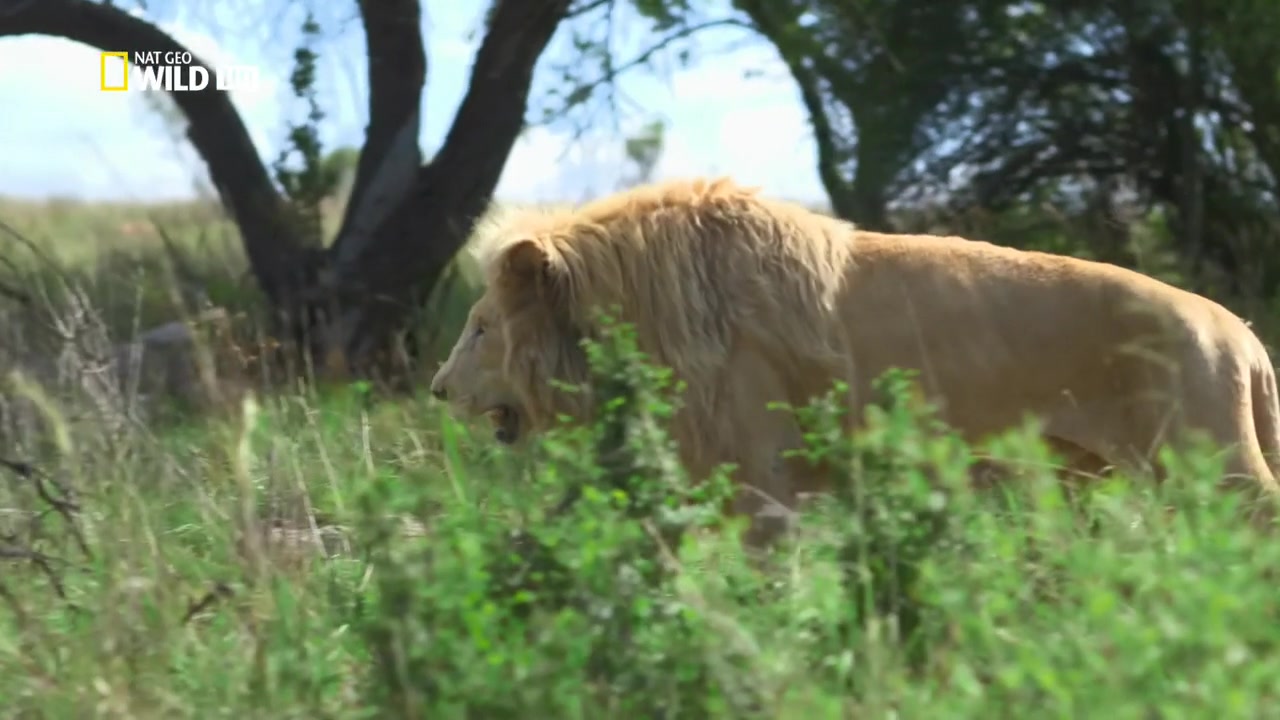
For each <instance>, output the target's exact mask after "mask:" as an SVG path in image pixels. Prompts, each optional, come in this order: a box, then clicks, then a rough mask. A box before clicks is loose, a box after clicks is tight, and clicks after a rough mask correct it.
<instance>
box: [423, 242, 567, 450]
mask: <svg viewBox="0 0 1280 720" xmlns="http://www.w3.org/2000/svg"><path fill="white" fill-rule="evenodd" d="M549 250H550V248H549V246H547V245H545V244H543V243H540V242H537V241H534V240H522V241H520V242H516V243H513V244H511V245H510V246H507V247H505V248H504V249H503V250H502V251H501V252H500V253H498V255H497V256H496V257H495V258H494V261H493V263H492V264H491V265H490V267H489V268H487V270H488V287H487V289H486V290H485V292H484V294H483V295H482V296H481V297H480V299H479V300H477V301H476V303H475V305H473V306H472V308H471V311H470V313H469V314H468V316H467V323H466V326H465V327H464V328H463V329H462V333H461V335H460V336H459V337H458V341H457V342H456V343H455V344H454V346H453V349H452V350H451V351H450V353H449V357H448V359H447V360H446V361H445V363H444V365H442V366H441V367H440V370H439V371H438V372H437V373H436V375H435V377H434V378H433V379H432V381H431V392H432V394H433V395H435V396H436V397H437V398H438V399H440V400H443V401H445V402H447V403H448V404H449V406H450V408H451V409H452V410H453V411H454V412H455V413H457V414H460V415H463V416H468V417H476V416H479V415H486V416H487V417H488V418H489V419H490V421H491V422H493V424H494V436H495V438H496V439H497V440H498V441H499V442H502V443H505V444H508V445H510V444H516V443H518V442H520V441H521V440H524V439H526V438H527V437H528V436H531V435H533V434H535V433H537V432H540V431H542V430H545V429H546V428H547V427H548V426H549V425H550V424H551V423H552V422H553V421H554V420H555V418H556V415H557V414H561V413H564V414H568V415H571V416H574V417H580V416H581V410H582V407H581V403H580V400H581V398H576V399H575V397H576V396H574V395H571V394H569V393H565V392H563V391H562V390H561V389H560V388H559V387H557V386H556V383H555V381H560V382H567V383H569V384H577V383H580V382H581V381H583V380H585V379H586V361H585V355H584V353H583V350H582V348H581V347H580V344H579V341H580V339H581V333H579V332H576V331H575V330H574V329H573V323H572V322H571V321H570V319H569V309H568V307H567V306H566V305H564V304H563V298H564V296H563V294H562V293H561V288H558V287H557V283H558V280H557V276H556V273H555V270H554V268H553V265H552V262H551V258H550V255H548V252H549Z"/></svg>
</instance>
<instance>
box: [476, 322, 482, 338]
mask: <svg viewBox="0 0 1280 720" xmlns="http://www.w3.org/2000/svg"><path fill="white" fill-rule="evenodd" d="M481 335H484V326H483V325H477V326H476V337H480V336H481Z"/></svg>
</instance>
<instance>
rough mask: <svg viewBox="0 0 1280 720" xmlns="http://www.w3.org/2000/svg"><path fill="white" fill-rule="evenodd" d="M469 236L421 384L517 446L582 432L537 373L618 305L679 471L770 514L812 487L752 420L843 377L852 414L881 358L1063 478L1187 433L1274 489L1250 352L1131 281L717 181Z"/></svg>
mask: <svg viewBox="0 0 1280 720" xmlns="http://www.w3.org/2000/svg"><path fill="white" fill-rule="evenodd" d="M480 233H481V236H482V237H481V240H480V241H479V242H478V243H477V257H478V258H479V259H480V261H481V266H482V267H483V269H484V273H485V277H486V288H487V289H486V292H485V294H484V296H483V297H482V298H481V299H480V301H478V302H477V304H476V306H475V307H474V308H473V309H472V313H471V317H470V318H469V319H468V324H467V328H466V329H465V330H464V331H463V335H462V337H461V338H460V339H459V341H458V344H457V345H456V346H455V347H454V349H453V352H452V353H451V354H450V357H449V359H448V361H446V363H445V365H444V366H443V367H442V368H441V369H440V371H439V373H437V376H436V378H435V379H434V380H433V388H434V389H436V390H437V391H438V392H439V393H441V394H447V396H448V398H449V400H450V402H451V403H452V404H453V405H454V406H455V408H457V409H459V410H461V411H463V412H467V413H478V412H485V411H488V410H491V409H492V408H494V407H498V406H502V407H509V408H511V409H512V411H513V412H515V413H517V414H518V415H519V416H520V419H521V422H522V426H521V427H522V433H521V435H522V436H523V435H527V434H528V433H530V432H536V431H537V430H540V429H542V428H545V427H547V426H548V425H549V423H550V421H551V418H553V417H554V416H555V414H557V413H567V414H570V415H572V416H574V417H579V418H583V419H586V412H587V407H586V405H585V404H584V403H583V401H582V400H581V399H580V397H579V396H575V395H571V394H566V393H560V392H557V391H556V390H554V389H553V388H552V387H551V385H550V383H549V382H548V381H549V379H551V378H558V379H563V380H567V381H569V382H580V381H582V380H583V379H585V376H586V375H585V370H586V369H585V362H584V359H583V356H582V352H581V350H580V348H579V347H578V341H579V340H580V339H581V338H583V337H588V336H591V335H592V333H593V330H592V327H593V319H594V316H593V314H592V313H593V311H594V310H596V309H608V308H610V307H616V308H618V309H619V310H620V315H621V317H620V319H622V320H624V321H627V322H630V323H633V324H634V325H635V326H636V331H637V336H638V341H639V344H640V347H641V349H643V350H644V351H645V352H647V353H648V354H649V355H650V357H651V359H652V360H654V361H656V362H657V363H659V364H662V365H666V366H668V367H670V368H671V369H672V370H673V372H674V374H675V375H676V376H677V377H678V378H680V379H682V380H684V381H685V382H686V384H687V387H688V390H687V392H686V395H685V398H684V408H683V410H682V411H681V413H680V415H679V416H678V417H677V418H676V421H675V423H674V427H673V434H674V436H675V438H676V440H677V443H678V445H679V447H680V449H681V453H682V456H683V460H684V461H685V463H686V465H687V466H688V467H689V468H690V470H691V472H693V473H694V474H695V475H696V474H700V473H705V472H706V471H709V470H710V469H711V467H713V466H714V465H716V464H718V463H721V462H733V463H736V464H737V465H738V479H739V480H740V481H741V482H743V483H746V484H750V485H753V486H755V487H756V488H758V489H760V490H762V491H764V492H765V493H767V494H769V495H772V496H774V497H775V498H776V499H778V500H779V501H781V502H783V503H784V504H791V503H792V502H793V501H794V499H795V495H796V493H797V492H804V491H813V490H819V489H822V487H824V486H825V485H826V478H824V477H822V476H821V475H818V474H816V473H815V472H814V471H812V470H811V469H810V468H808V467H807V466H802V465H801V464H800V463H798V462H790V461H782V460H780V459H779V457H780V453H782V451H784V450H786V449H789V448H793V447H797V446H798V445H799V444H800V440H801V435H800V430H799V428H798V427H796V425H795V423H794V421H793V420H792V419H791V418H790V417H789V416H788V415H786V414H784V413H782V412H778V411H769V410H767V409H766V404H767V403H769V402H773V401H780V402H785V403H790V404H792V405H797V406H798V405H803V404H805V403H807V402H808V401H809V400H810V399H812V397H813V396H814V395H816V394H818V393H822V392H825V391H826V390H828V389H829V388H830V387H831V384H832V382H833V381H835V380H843V381H845V382H847V383H848V384H849V385H850V387H851V388H852V392H851V397H850V398H849V399H848V400H849V402H850V404H851V406H852V408H853V410H854V412H852V413H851V415H850V417H851V418H854V419H855V421H856V419H858V418H860V416H861V413H860V404H861V403H862V402H865V399H866V398H867V392H868V390H869V387H870V383H871V381H872V380H873V379H874V378H875V377H876V376H878V375H879V374H881V373H882V372H884V371H885V370H887V369H888V368H889V367H893V366H898V367H909V368H915V369H918V370H920V371H921V385H922V388H923V389H924V390H925V392H926V393H927V395H928V396H930V398H931V399H933V400H935V401H936V402H939V403H940V404H941V406H942V412H943V415H944V417H945V418H946V419H947V420H948V421H949V422H950V423H952V424H953V425H954V426H955V427H957V428H958V429H959V430H960V431H962V432H963V433H964V434H965V435H966V436H968V437H969V438H970V439H972V440H978V439H980V438H981V437H983V436H986V435H989V434H990V433H993V432H998V431H1000V430H1002V429H1005V428H1007V427H1009V426H1011V425H1013V424H1016V423H1018V422H1020V421H1022V420H1023V419H1024V418H1025V417H1026V416H1027V415H1034V416H1037V417H1039V418H1041V420H1042V421H1043V425H1044V432H1045V435H1046V437H1047V438H1048V439H1049V440H1050V441H1051V442H1053V443H1054V445H1055V447H1057V448H1060V449H1065V451H1067V453H1068V454H1069V455H1074V456H1075V457H1076V458H1077V461H1078V462H1079V463H1081V464H1082V465H1088V466H1090V467H1092V466H1093V465H1096V464H1098V463H1099V462H1100V461H1105V462H1106V463H1109V464H1111V465H1119V466H1124V467H1136V466H1139V465H1142V464H1143V463H1144V462H1147V461H1150V460H1151V459H1152V458H1153V457H1154V451H1155V450H1156V449H1157V448H1158V447H1159V446H1160V445H1161V444H1163V443H1164V442H1167V441H1181V440H1183V439H1185V437H1186V432H1185V431H1187V430H1201V431H1204V432H1207V434H1208V436H1209V437H1210V439H1212V440H1214V441H1216V442H1217V443H1219V444H1220V445H1223V446H1231V449H1232V450H1233V453H1232V455H1231V460H1230V462H1229V463H1228V468H1229V470H1230V471H1232V472H1235V473H1238V474H1242V475H1244V476H1247V477H1248V478H1250V480H1249V482H1252V483H1255V485H1254V486H1255V487H1258V486H1260V487H1262V488H1265V489H1266V490H1269V491H1275V490H1277V485H1276V480H1275V476H1274V472H1273V469H1272V468H1271V467H1269V466H1268V464H1267V461H1266V458H1265V457H1264V450H1265V451H1266V453H1267V454H1272V455H1275V454H1278V453H1280V410H1278V409H1277V400H1276V389H1275V376H1274V371H1273V369H1272V367H1271V364H1270V361H1269V359H1268V357H1267V353H1266V350H1265V349H1264V348H1263V347H1262V345H1261V343H1260V342H1259V341H1258V339H1257V337H1256V336H1254V334H1253V333H1252V332H1251V331H1250V330H1249V329H1248V328H1247V326H1246V325H1245V324H1244V323H1243V322H1242V321H1241V320H1240V319H1239V318H1237V317H1236V316H1234V315H1232V314H1231V313H1230V312H1228V311H1227V310H1226V309H1225V308H1222V307H1221V306H1219V305H1217V304H1215V303H1213V302H1211V301H1209V300H1207V299H1205V298H1202V297H1199V296H1197V295H1193V294H1191V293H1187V292H1184V291H1182V290H1178V289H1176V288H1173V287H1171V286H1169V285H1165V284H1163V283H1160V282H1158V281H1156V280H1153V279H1151V278H1148V277H1145V276H1143V275H1140V274H1138V273H1134V272H1131V271H1128V270H1124V269H1122V268H1118V267H1114V266H1110V265H1105V264H1101V263H1094V262H1087V261H1083V260H1078V259H1075V258H1069V257H1061V256H1055V255H1048V254H1043V253H1033V252H1021V251H1017V250H1012V249H1009V248H1003V247H998V246H995V245H991V244H989V243H984V242H976V241H968V240H963V239H960V238H944V237H936V236H894V235H883V234H877V233H868V232H860V231H858V230H856V229H855V228H854V227H853V226H851V225H849V224H848V223H845V222H842V221H840V220H837V219H834V218H831V217H827V216H824V215H821V214H818V213H815V212H812V211H809V210H807V209H805V208H803V207H800V206H798V205H794V204H790V203H784V202H779V201H774V200H770V199H767V198H765V197H762V196H761V195H759V193H758V192H757V191H756V190H755V189H751V188H744V187H741V186H738V185H736V184H734V183H732V182H731V181H729V180H727V179H719V180H713V181H707V180H693V181H674V182H664V183H658V184H654V185H649V186H644V187H640V188H636V189H633V190H629V191H626V192H622V193H618V194H615V195H611V196H608V197H605V198H602V199H600V200H597V201H595V202H592V203H588V204H586V205H584V206H582V207H580V208H576V209H573V208H557V209H521V210H517V211H512V212H507V213H498V214H497V215H495V217H493V218H492V219H491V220H490V221H489V222H488V223H487V224H486V225H485V226H484V227H483V228H482V229H481V231H480ZM488 328H493V329H495V330H496V332H493V333H489V332H487V329H488ZM1232 484H1235V485H1239V483H1232ZM752 497H755V496H753V495H750V494H747V495H744V500H743V503H742V504H741V505H740V507H739V509H740V510H743V511H751V510H752V509H753V508H754V507H755V506H756V505H757V504H758V501H753V500H751V498H752ZM763 532H764V533H765V535H766V536H767V535H769V534H771V531H769V530H763Z"/></svg>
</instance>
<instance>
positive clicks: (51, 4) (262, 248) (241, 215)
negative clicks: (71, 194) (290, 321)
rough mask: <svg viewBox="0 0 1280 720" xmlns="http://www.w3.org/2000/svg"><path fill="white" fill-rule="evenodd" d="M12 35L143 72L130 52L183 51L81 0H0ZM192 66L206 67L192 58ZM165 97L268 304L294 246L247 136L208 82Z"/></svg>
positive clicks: (135, 22)
mask: <svg viewBox="0 0 1280 720" xmlns="http://www.w3.org/2000/svg"><path fill="white" fill-rule="evenodd" d="M12 35H48V36H52V37H61V38H66V39H68V40H75V41H77V42H80V43H84V44H85V45H89V46H91V47H95V48H98V49H99V50H103V51H120V50H127V51H128V52H129V54H130V58H131V63H132V64H134V65H140V66H143V67H145V66H146V63H144V62H133V53H134V52H136V51H160V52H161V53H165V52H182V53H188V52H190V50H188V49H187V48H186V47H184V46H183V45H182V44H181V43H179V42H177V41H176V40H174V39H173V38H172V37H170V36H169V35H168V34H167V33H165V32H164V31H163V30H161V29H160V28H158V27H156V26H155V25H152V24H151V23H149V22H147V21H145V20H142V19H140V18H137V17H134V16H132V15H130V14H128V13H127V12H125V11H124V10H121V9H120V8H117V7H113V6H111V5H104V4H99V3H94V2H88V1H87V0H38V1H37V2H30V1H29V0H0V37H3V36H12ZM194 57H195V56H194V54H193V58H194ZM192 65H193V66H194V65H200V66H202V67H205V68H206V69H208V68H207V66H206V65H205V64H204V63H203V62H202V61H200V60H199V59H198V58H197V59H193V62H192ZM170 97H172V98H173V101H174V103H176V104H177V106H178V108H179V109H180V110H181V111H182V113H183V115H185V116H186V119H187V122H188V124H189V128H188V131H187V135H188V137H189V138H190V139H191V142H192V144H193V145H194V146H195V149H196V151H197V152H198V153H199V154H200V157H201V158H203V159H204V162H205V164H206V165H207V166H208V168H209V176H210V178H211V179H212V180H213V183H214V185H215V186H216V187H217V188H218V191H219V193H220V194H221V196H222V200H223V203H224V204H225V205H226V206H227V208H228V209H229V210H230V211H231V213H232V215H233V217H234V218H235V221H236V224H237V225H238V226H239V228H240V231H241V233H242V235H243V240H244V246H245V251H246V253H247V254H248V255H249V260H250V262H251V264H252V266H253V269H254V273H255V275H257V279H258V281H259V283H260V285H261V286H262V289H263V291H264V292H266V293H267V295H268V296H269V297H271V298H273V299H275V298H276V297H277V292H278V290H279V288H278V279H279V276H280V274H281V273H283V272H286V271H287V270H288V269H289V266H290V264H291V262H292V258H293V257H294V255H293V253H294V252H295V250H296V249H297V248H298V247H300V246H301V243H300V242H298V240H297V237H296V234H295V233H294V231H293V228H292V227H291V226H290V224H289V222H288V220H287V216H286V214H285V213H283V212H282V210H283V208H284V204H283V199H282V198H281V197H280V194H279V193H278V192H277V191H276V188H275V186H274V185H273V184H272V182H271V176H270V175H269V174H268V173H267V169H266V167H265V166H264V165H263V163H262V159H261V158H260V157H259V156H258V152H257V149H256V148H255V147H254V145H253V141H252V139H251V138H250V137H249V131H248V130H247V129H246V128H245V125H244V122H243V121H242V120H241V118H240V114H239V113H238V112H237V111H236V109H235V106H234V105H233V104H232V102H231V98H230V96H229V95H227V94H226V93H225V92H223V91H220V90H218V89H216V88H215V87H214V86H213V85H212V84H210V85H209V86H207V87H206V88H205V89H203V90H198V91H191V92H180V93H171V95H170Z"/></svg>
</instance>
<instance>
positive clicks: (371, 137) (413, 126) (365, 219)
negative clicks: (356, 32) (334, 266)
mask: <svg viewBox="0 0 1280 720" xmlns="http://www.w3.org/2000/svg"><path fill="white" fill-rule="evenodd" d="M360 17H361V20H362V21H363V23H362V25H363V27H364V34H365V46H366V49H367V53H368V60H369V126H368V127H367V128H366V130H365V144H364V148H363V149H362V150H361V151H360V161H359V163H358V165H357V166H356V176H355V181H354V183H353V184H352V189H351V197H350V198H349V201H348V204H347V211H346V215H345V217H344V218H343V221H342V228H341V229H340V230H339V231H338V242H336V243H335V247H337V248H338V250H337V252H338V257H337V259H338V262H339V263H342V262H343V261H345V260H347V259H349V258H350V257H352V256H354V255H358V254H359V252H360V250H361V249H362V247H363V246H364V245H365V244H367V243H368V242H369V240H370V238H372V237H373V234H374V233H375V232H376V230H377V229H378V227H379V226H380V225H381V224H382V223H383V222H384V221H385V220H386V219H387V217H388V216H389V215H390V214H391V213H392V212H393V211H394V209H395V208H396V207H397V206H398V205H399V204H400V203H401V202H403V201H404V199H405V198H406V197H407V196H408V194H409V193H410V192H411V191H412V188H413V183H414V180H415V178H416V177H417V173H418V168H419V166H420V165H421V164H422V153H421V151H420V149H419V148H418V131H419V130H420V127H421V105H422V88H423V85H424V84H425V82H426V73H427V57H426V53H425V51H424V50H423V43H422V33H421V30H420V20H421V10H420V8H419V4H418V2H417V0H360Z"/></svg>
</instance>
